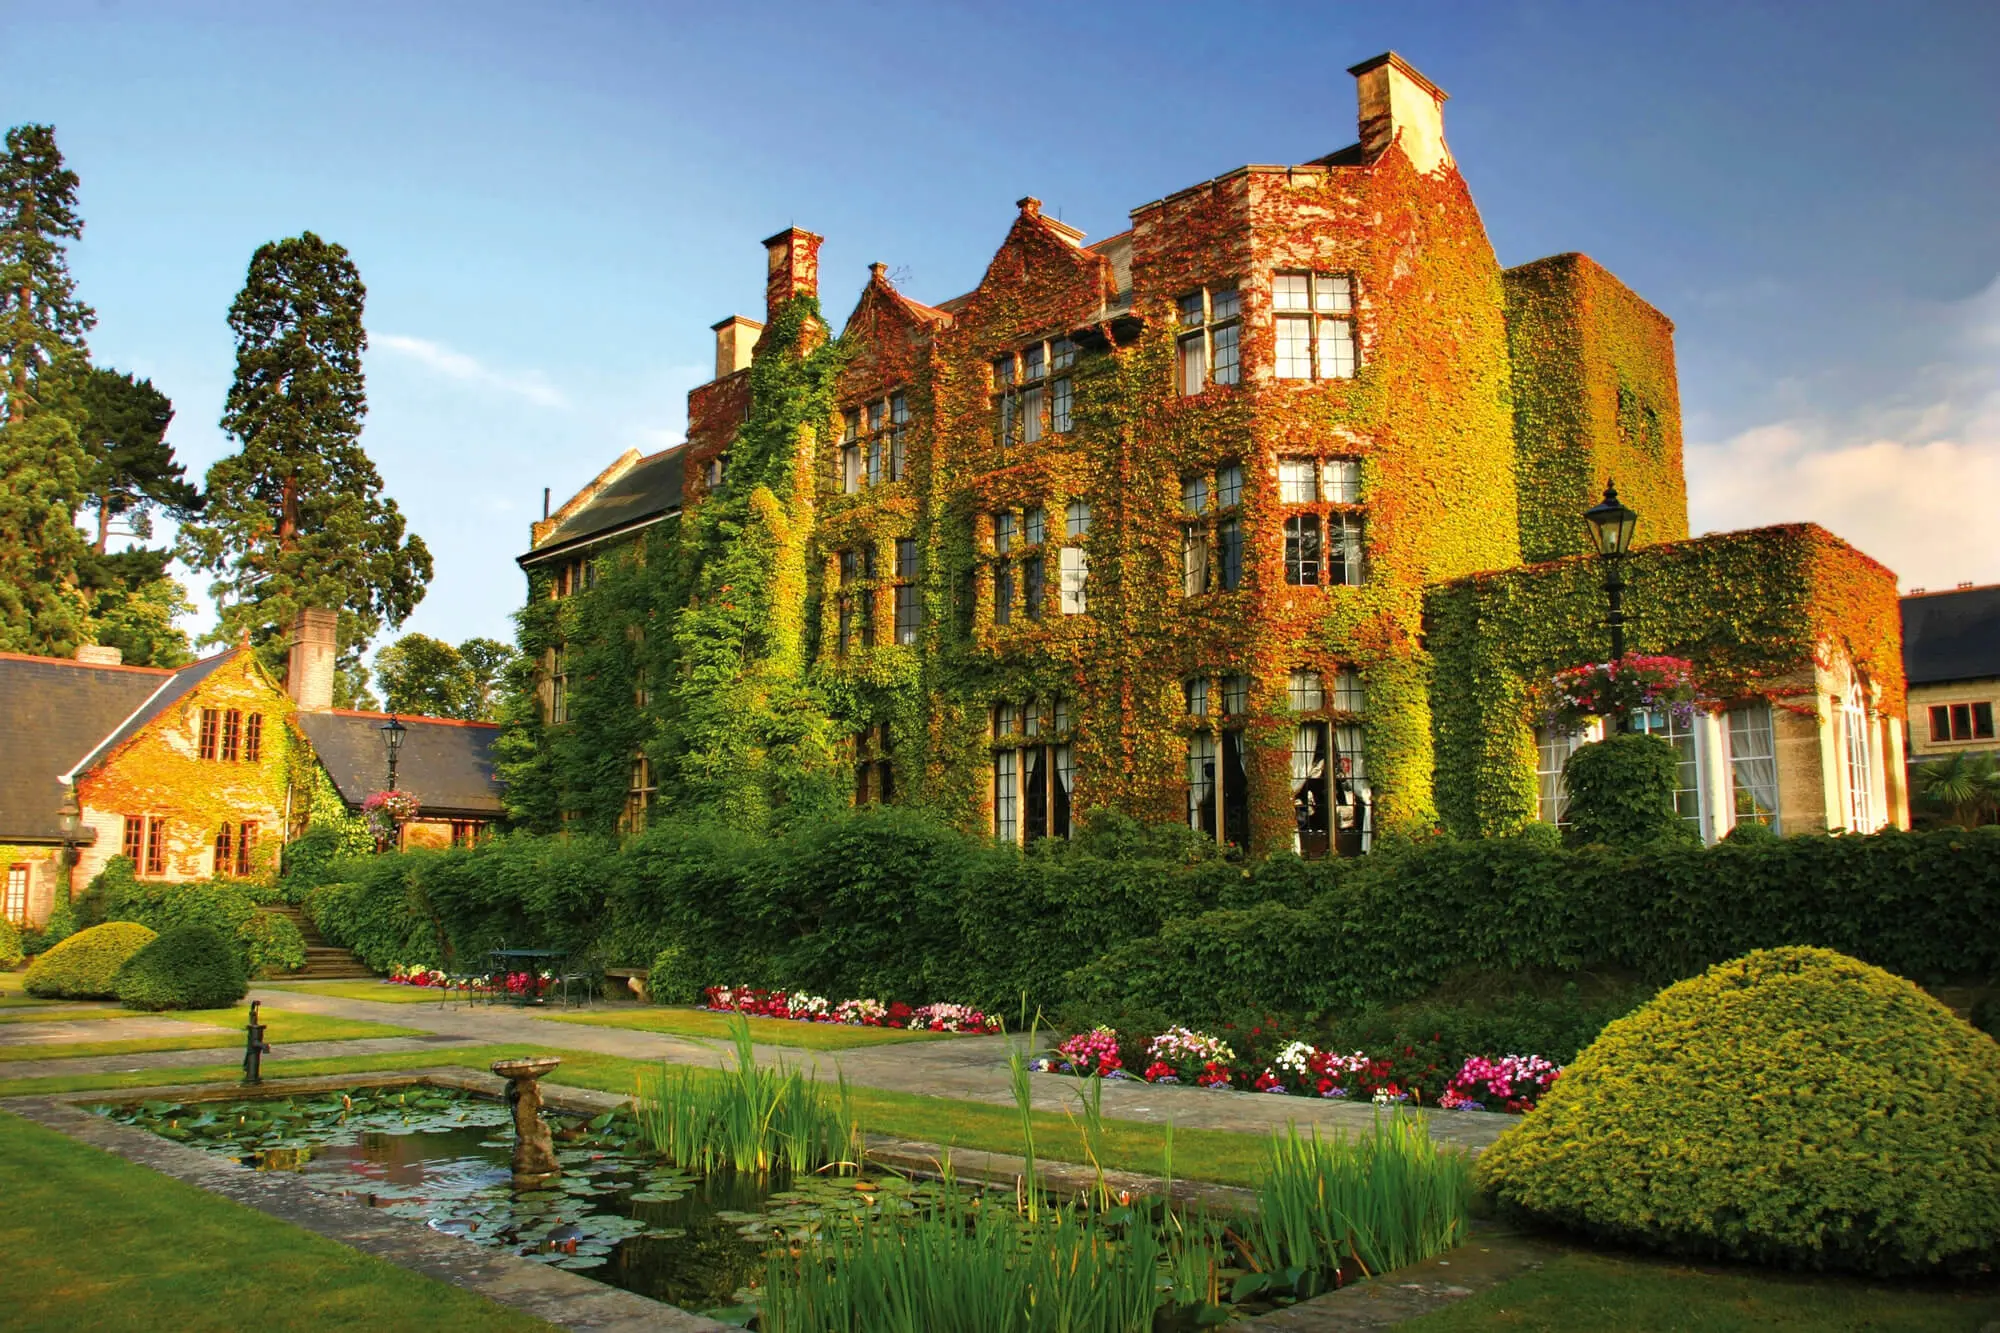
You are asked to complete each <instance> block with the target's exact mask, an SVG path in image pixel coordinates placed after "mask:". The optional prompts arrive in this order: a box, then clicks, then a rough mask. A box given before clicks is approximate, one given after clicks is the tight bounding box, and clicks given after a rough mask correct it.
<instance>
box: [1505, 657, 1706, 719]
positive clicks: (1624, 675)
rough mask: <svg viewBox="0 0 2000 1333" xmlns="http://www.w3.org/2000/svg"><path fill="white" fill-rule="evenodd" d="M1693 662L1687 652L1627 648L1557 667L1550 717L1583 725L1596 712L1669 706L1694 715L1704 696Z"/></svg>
mask: <svg viewBox="0 0 2000 1333" xmlns="http://www.w3.org/2000/svg"><path fill="white" fill-rule="evenodd" d="M1700 697H1701V696H1700V691H1699V690H1697V689H1696V687H1695V678H1694V663H1692V662H1690V661H1688V660H1687V659H1686V658H1684V657H1665V656H1655V657H1648V656H1644V655H1642V654H1639V653H1627V654H1626V655H1625V656H1623V657H1621V658H1619V659H1618V660H1617V661H1615V662H1589V663H1585V664H1584V665H1583V666H1573V667H1570V668H1568V669H1567V670H1563V671H1558V672H1557V673H1556V674H1555V677H1554V679H1553V680H1551V681H1550V684H1549V691H1548V700H1549V703H1548V707H1547V709H1546V710H1545V713H1544V717H1545V720H1546V721H1548V722H1549V723H1550V724H1552V725H1554V726H1558V727H1568V728H1572V729H1574V728H1578V727H1581V726H1583V725H1585V724H1586V723H1588V722H1589V721H1590V720H1591V719H1592V718H1597V717H1626V716H1629V715H1630V714H1632V713H1638V712H1650V711H1654V710H1662V709H1663V710H1666V711H1668V712H1671V713H1673V714H1674V715H1675V716H1677V717H1682V718H1685V717H1686V716H1687V715H1689V714H1691V713H1692V712H1693V711H1694V709H1695V707H1696V705H1697V703H1698V702H1699V701H1700Z"/></svg>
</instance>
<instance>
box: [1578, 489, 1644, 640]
mask: <svg viewBox="0 0 2000 1333" xmlns="http://www.w3.org/2000/svg"><path fill="white" fill-rule="evenodd" d="M1583 521H1584V525H1585V526H1586V527H1588V528H1589V529H1590V540H1591V541H1592V542H1593V543H1594V544H1595V545H1596V547H1597V553H1598V554H1599V555H1601V556H1603V557H1604V595H1605V596H1606V597H1607V598H1609V599H1610V602H1611V615H1610V618H1609V619H1607V620H1606V621H1605V622H1604V623H1605V624H1606V625H1608V626H1609V627H1610V629H1611V660H1612V661H1614V662H1616V661H1618V660H1619V659H1621V658H1623V657H1624V656H1625V606H1624V602H1623V595H1624V592H1625V578H1624V575H1623V574H1621V573H1620V572H1619V568H1618V567H1619V565H1620V564H1621V563H1622V562H1623V560H1624V557H1625V553H1626V552H1628V551H1630V550H1631V549H1632V534H1633V532H1634V531H1635V530H1636V529H1637V528H1638V526H1639V516H1638V515H1637V514H1635V513H1634V512H1632V511H1631V510H1630V509H1627V508H1626V507H1625V506H1624V505H1622V504H1620V503H1618V487H1617V486H1616V485H1614V484H1612V483H1610V482H1606V483H1605V486H1604V498H1603V499H1602V500H1600V501H1598V502H1597V503H1596V504H1595V505H1592V506H1591V507H1590V508H1589V509H1586V510H1584V511H1583Z"/></svg>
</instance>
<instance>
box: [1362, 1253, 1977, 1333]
mask: <svg viewBox="0 0 2000 1333" xmlns="http://www.w3.org/2000/svg"><path fill="white" fill-rule="evenodd" d="M1995 1319H2000V1290H1996V1289H1995V1287H1994V1285H1993V1284H1992V1283H1991V1282H1988V1283H1985V1284H1982V1285H1979V1286H1974V1287H1966V1288H1960V1289H1950V1288H1941V1287H1936V1286H1927V1285H1926V1286H1918V1285H1908V1286H1903V1285H1894V1284H1889V1283H1867V1282H1861V1281H1855V1280H1849V1279H1844V1278H1836V1277H1826V1276H1819V1275H1814V1276H1810V1277H1809V1276H1805V1275H1795V1274H1789V1273H1766V1272H1760V1271H1757V1270H1754V1269H1747V1268H1742V1269H1735V1268H1732V1269H1697V1268H1691V1267H1687V1266H1684V1265H1681V1264H1674V1263H1667V1262H1656V1261H1652V1260H1647V1259H1631V1258H1621V1257H1618V1256H1614V1255H1609V1254H1601V1253H1596V1252H1593V1251H1586V1250H1575V1251H1571V1252H1569V1253H1566V1254H1563V1255H1560V1256H1558V1257H1557V1258H1555V1259H1553V1260H1551V1261H1550V1262H1549V1263H1548V1264H1546V1265H1545V1266H1543V1267H1542V1268H1540V1269H1538V1270H1536V1271H1534V1272H1531V1273H1528V1274H1525V1275H1524V1276H1521V1277H1518V1278H1515V1279H1514V1280H1513V1281H1511V1282H1504V1283H1502V1284H1501V1285H1499V1286H1497V1287H1494V1288H1491V1289H1490V1290H1488V1291H1485V1292H1482V1293H1481V1294H1479V1295H1477V1296H1473V1297H1470V1298H1468V1299H1466V1300H1463V1301H1459V1302H1457V1303H1456V1304H1453V1305H1452V1306H1450V1307H1449V1308H1447V1309H1445V1310H1441V1311H1439V1312H1437V1313H1436V1314H1430V1315H1425V1316H1424V1317H1423V1318H1421V1319H1414V1320H1411V1321H1410V1322H1408V1323H1404V1324H1398V1325H1397V1327H1398V1328H1401V1329H1406V1330H1408V1333H1472V1331H1473V1330H1480V1329H1523V1330H1527V1329H1549V1330H1562V1331H1563V1333H1570V1330H1575V1329H1597V1328H1615V1329H1618V1330H1620V1333H1656V1331H1657V1333H1739V1331H1740V1333H1749V1330H1753V1329H1754V1330H1757V1331H1758V1333H1764V1330H1770V1329H1779V1330H1783V1329H1797V1330H1800V1331H1801V1333H1804V1330H1808V1329H1810V1330H1814V1333H1833V1331H1835V1330H1848V1329H1852V1330H1857V1331H1858V1330H1863V1329H1866V1330H1899V1331H1900V1330H1907V1331H1908V1333H1975V1331H1976V1330H1978V1329H1981V1328H1984V1327H1986V1326H1987V1325H1988V1323H1989V1321H1991V1320H1995Z"/></svg>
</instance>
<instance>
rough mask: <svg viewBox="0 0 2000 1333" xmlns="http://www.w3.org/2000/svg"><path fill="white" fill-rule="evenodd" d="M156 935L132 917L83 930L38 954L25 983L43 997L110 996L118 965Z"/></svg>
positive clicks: (64, 998) (78, 997)
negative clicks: (132, 919)
mask: <svg viewBox="0 0 2000 1333" xmlns="http://www.w3.org/2000/svg"><path fill="white" fill-rule="evenodd" d="M154 938H155V932H154V931H152V930H149V929H148V928H147V927H145V926H142V925H139V924H138V923H136V922H132V921H112V922H108V923H106V924H104V925H102V926H92V927H91V928H90V929H88V930H80V931H78V932H77V933H76V934H74V935H72V936H70V937H69V938H68V939H66V940H64V941H63V942H62V943H61V944H58V945H56V946H55V947H54V948H53V949H50V950H49V951H48V952H47V953H45V954H43V955H42V956H41V957H39V958H37V959H36V960H35V962H34V965H33V966H31V967H30V968H29V969H28V975H27V978H26V979H25V980H24V981H23V982H22V985H23V987H24V988H25V989H26V990H27V992H28V994H30V995H36V996H40V997H41V998H43V999H49V1000H108V999H110V998H111V996H112V994H113V986H112V983H113V981H114V980H115V979H116V978H117V976H118V969H119V968H121V967H123V966H125V962H126V960H127V959H129V958H131V957H132V955H133V954H135V953H137V952H139V950H141V949H143V948H145V947H146V946H147V945H148V944H151V943H152V942H153V940H154Z"/></svg>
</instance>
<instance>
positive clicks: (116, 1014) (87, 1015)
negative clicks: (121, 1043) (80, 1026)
mask: <svg viewBox="0 0 2000 1333" xmlns="http://www.w3.org/2000/svg"><path fill="white" fill-rule="evenodd" d="M141 1017H144V1015H143V1014H141V1013H140V1012H139V1011H138V1010H136V1009H121V1008H119V1007H118V1006H117V1005H115V1004H96V1003H79V1002H77V1001H74V1000H47V1001H36V1003H35V1007H34V1008H32V1009H24V1008H20V1007H15V1008H12V1009H5V1008H0V1024H6V1023H88V1022H89V1021H90V1020H91V1019H93V1018H141Z"/></svg>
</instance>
